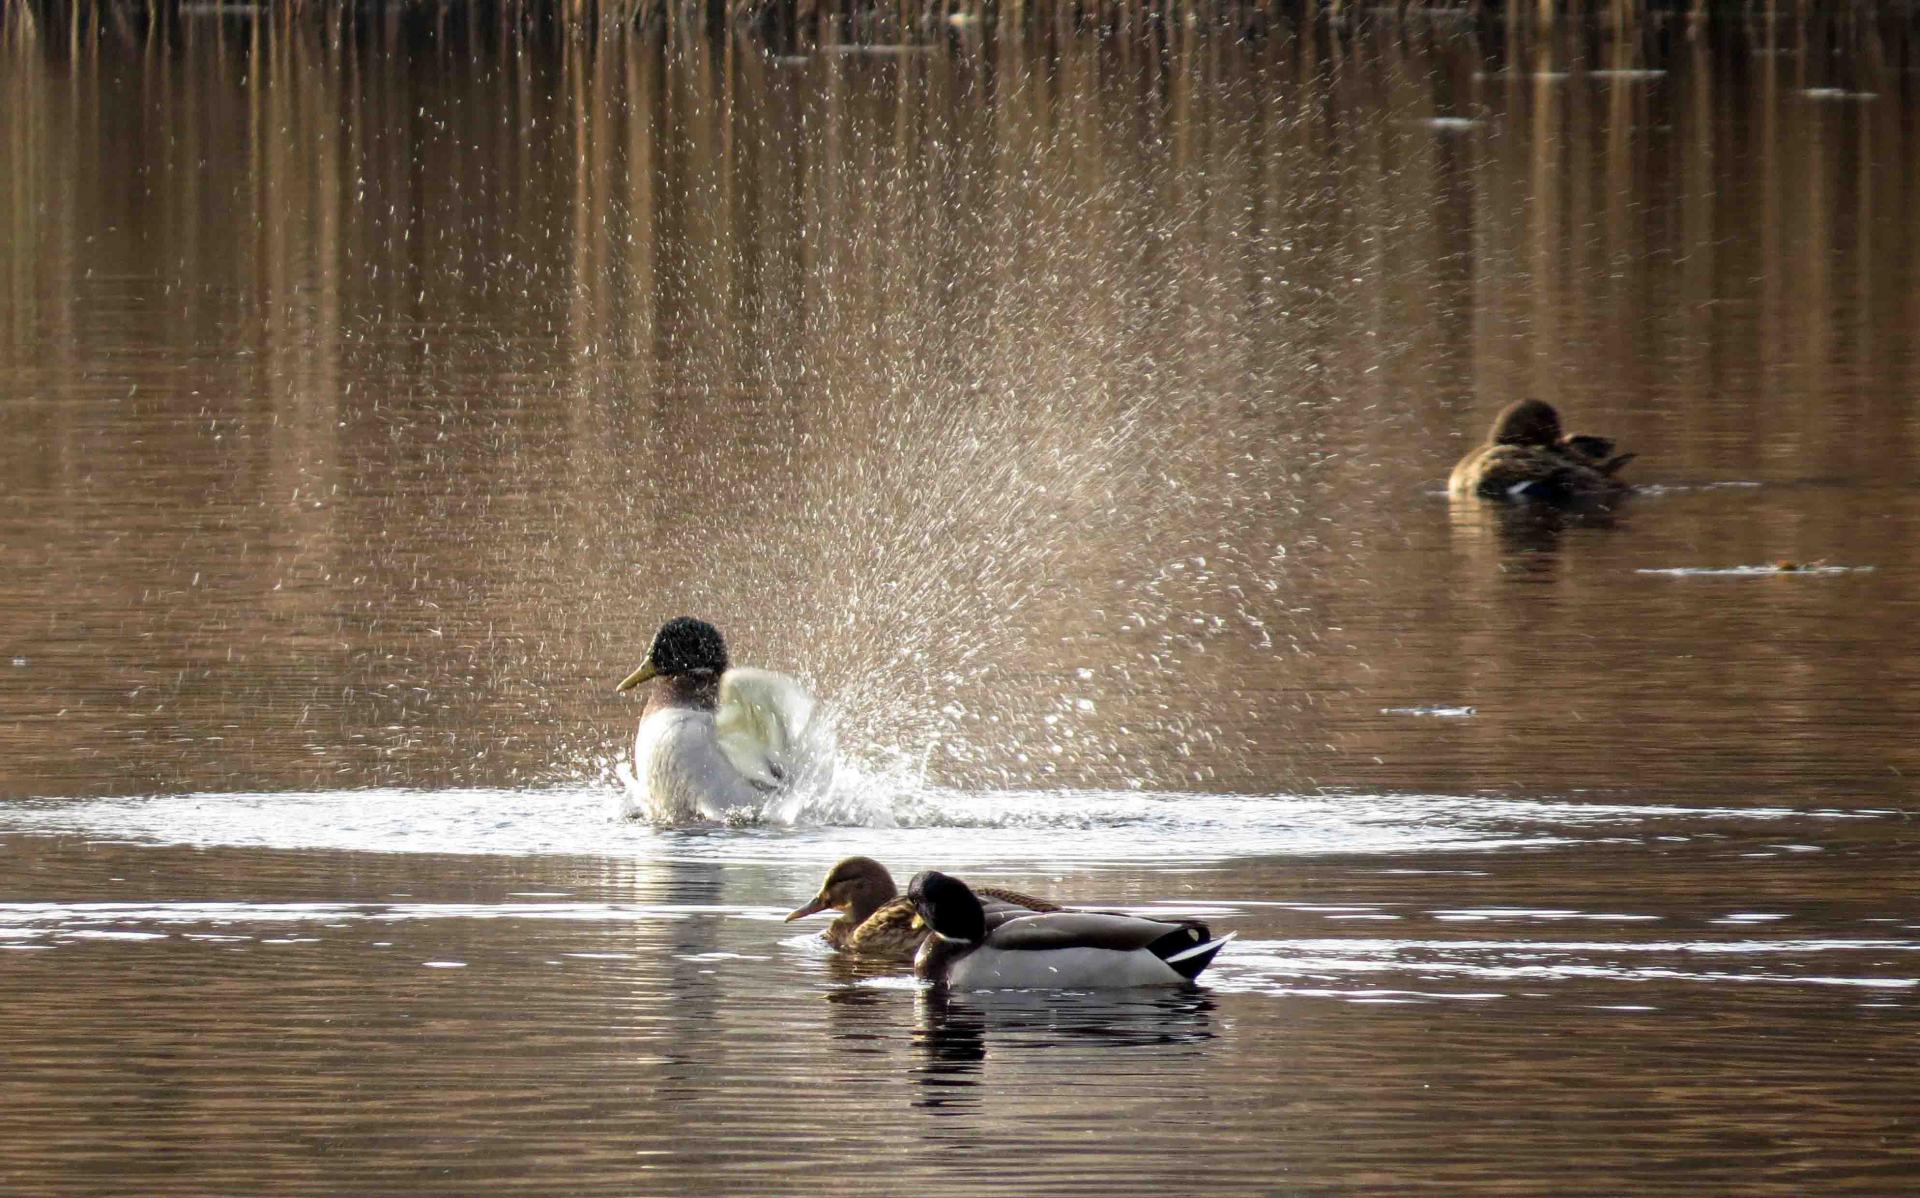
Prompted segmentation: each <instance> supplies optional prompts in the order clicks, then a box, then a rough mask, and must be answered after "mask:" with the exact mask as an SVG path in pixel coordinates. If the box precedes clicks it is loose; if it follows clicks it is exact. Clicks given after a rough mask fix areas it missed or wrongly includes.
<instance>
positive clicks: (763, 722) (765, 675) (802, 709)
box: [713, 668, 823, 793]
mask: <svg viewBox="0 0 1920 1198" xmlns="http://www.w3.org/2000/svg"><path fill="white" fill-rule="evenodd" d="M817 706H818V705H817V704H816V703H815V702H814V698H813V695H812V694H810V693H809V692H808V691H807V688H806V687H804V686H802V685H801V684H800V683H799V681H798V680H796V679H793V678H789V677H787V676H786V675H785V674H776V673H774V672H773V671H772V670H753V669H744V668H742V669H733V670H728V671H727V672H726V673H725V674H723V675H721V677H720V699H719V706H718V708H717V710H715V712H714V716H713V724H714V733H715V737H716V738H717V739H718V741H719V742H720V751H721V752H723V753H725V754H726V755H727V760H729V761H731V762H733V765H734V768H735V769H737V770H739V771H740V775H741V776H742V777H743V778H745V779H746V780H747V781H748V782H749V783H750V784H752V785H753V786H754V787H755V788H757V789H759V790H761V791H764V792H769V793H771V792H772V791H775V790H779V789H780V788H782V787H784V786H787V785H789V784H790V783H792V782H793V781H794V779H795V778H796V777H798V776H799V775H800V774H802V773H803V772H805V771H807V770H808V769H810V768H812V767H815V766H816V765H818V763H819V761H820V760H821V759H822V757H823V754H822V752H821V749H820V741H821V738H822V735H823V731H822V729H821V728H820V727H819V726H818V721H816V720H815V718H814V717H815V711H816V708H817Z"/></svg>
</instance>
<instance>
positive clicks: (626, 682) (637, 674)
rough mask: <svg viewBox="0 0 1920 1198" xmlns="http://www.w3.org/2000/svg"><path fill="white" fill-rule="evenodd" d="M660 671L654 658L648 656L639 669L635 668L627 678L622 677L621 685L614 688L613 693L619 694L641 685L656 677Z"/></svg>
mask: <svg viewBox="0 0 1920 1198" xmlns="http://www.w3.org/2000/svg"><path fill="white" fill-rule="evenodd" d="M659 672H660V670H659V668H658V667H656V666H655V665H654V664H653V659H652V658H648V659H647V660H646V662H645V663H643V664H642V665H641V666H640V668H639V669H637V670H635V671H634V672H633V673H631V674H628V675H627V676H626V677H625V678H623V679H621V680H620V685H619V686H616V687H614V688H613V693H614V694H616V695H617V694H622V693H624V692H626V691H630V690H632V689H633V688H634V687H636V686H639V685H640V684H641V683H642V682H645V681H647V680H648V679H649V678H652V677H654V676H655V675H657V674H658V673H659Z"/></svg>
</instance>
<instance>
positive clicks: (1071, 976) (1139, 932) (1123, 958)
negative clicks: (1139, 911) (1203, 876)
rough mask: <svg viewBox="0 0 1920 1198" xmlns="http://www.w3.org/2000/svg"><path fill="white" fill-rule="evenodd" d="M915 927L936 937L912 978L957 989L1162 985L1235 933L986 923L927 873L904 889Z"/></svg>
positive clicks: (1064, 917)
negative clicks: (1218, 934)
mask: <svg viewBox="0 0 1920 1198" xmlns="http://www.w3.org/2000/svg"><path fill="white" fill-rule="evenodd" d="M907 900H908V901H909V902H911V903H912V904H913V909H914V915H915V919H916V922H919V923H922V924H924V925H926V926H927V927H928V928H931V929H932V931H933V935H931V936H929V937H927V939H926V943H924V944H922V945H921V946H920V953H919V955H918V956H916V957H915V958H914V960H913V972H914V974H915V976H917V977H920V978H922V979H924V980H926V981H929V982H933V983H934V984H936V985H942V986H946V987H948V988H950V989H954V990H1041V989H1055V988H1062V987H1066V988H1073V989H1100V988H1105V987H1118V986H1167V985H1178V984H1180V983H1182V982H1191V981H1192V980H1193V979H1195V978H1197V977H1199V976H1200V971H1201V970H1203V969H1205V968H1206V967H1207V964H1208V963H1209V962H1210V961H1212V960H1213V958H1214V955H1215V954H1217V953H1218V952H1219V951H1220V949H1221V947H1222V946H1223V945H1225V944H1226V942H1227V941H1229V940H1231V939H1233V933H1231V932H1229V933H1227V934H1226V935H1225V936H1222V937H1220V938H1219V939H1217V940H1215V939H1212V938H1211V937H1212V935H1213V934H1212V933H1211V932H1209V931H1208V930H1207V925H1206V924H1203V923H1200V922H1198V921H1197V920H1191V919H1188V920H1180V921H1178V922H1173V921H1168V920H1159V919H1145V918H1142V917H1140V916H1137V915H1119V914H1114V913H1109V912H1104V911H1058V912H1053V913H1050V914H1045V915H1027V916H1021V917H1018V918H1014V919H1008V920H1005V921H1003V922H1001V923H999V924H998V925H993V924H992V923H991V922H990V920H989V919H988V916H987V912H986V911H985V909H984V908H983V907H982V906H981V904H980V899H979V898H978V897H977V896H976V895H975V894H974V893H973V891H972V890H970V889H968V888H967V884H966V883H965V882H962V881H961V880H960V879H958V878H951V877H948V876H947V875H946V874H943V873H936V872H934V871H932V870H928V871H926V872H924V873H921V874H917V875H915V877H914V879H913V881H912V882H911V883H910V884H909V885H908V886H907Z"/></svg>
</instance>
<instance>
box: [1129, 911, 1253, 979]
mask: <svg viewBox="0 0 1920 1198" xmlns="http://www.w3.org/2000/svg"><path fill="white" fill-rule="evenodd" d="M1212 935H1213V933H1212V932H1210V931H1208V930H1207V925H1206V924H1203V923H1188V924H1182V925H1181V926H1180V927H1178V928H1176V929H1174V930H1173V931H1171V932H1168V933H1167V934H1166V935H1164V936H1162V937H1160V939H1158V940H1156V941H1154V942H1153V943H1152V944H1149V945H1148V946H1147V951H1148V952H1150V953H1152V954H1153V955H1154V956H1156V957H1158V958H1160V959H1161V960H1162V961H1165V962H1166V963H1167V965H1168V966H1169V967H1171V968H1172V969H1173V971H1174V972H1175V973H1177V974H1179V975H1180V976H1181V977H1183V978H1185V979H1187V980H1188V981H1189V982H1191V981H1192V980H1193V979H1195V978H1197V977H1199V976H1200V971H1201V970H1203V969H1205V968H1206V967H1207V966H1208V965H1210V964H1212V963H1213V958H1214V957H1215V956H1217V955H1218V954H1219V952H1220V950H1221V949H1222V948H1224V947H1226V943H1227V941H1229V940H1231V939H1233V933H1232V932H1228V933H1227V934H1226V935H1224V936H1222V937H1220V938H1219V939H1218V940H1213V939H1210V937H1211V936H1212Z"/></svg>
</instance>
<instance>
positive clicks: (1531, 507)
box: [1450, 499, 1620, 574]
mask: <svg viewBox="0 0 1920 1198" xmlns="http://www.w3.org/2000/svg"><path fill="white" fill-rule="evenodd" d="M1450 512H1451V515H1452V524H1453V533H1454V539H1455V541H1456V543H1458V544H1460V545H1461V546H1463V547H1464V548H1466V549H1467V550H1468V552H1469V553H1472V554H1478V553H1481V552H1487V553H1491V554H1494V555H1497V556H1498V557H1499V558H1500V559H1501V560H1502V563H1503V564H1505V565H1506V566H1508V567H1509V568H1511V567H1513V566H1515V565H1518V566H1519V567H1520V568H1521V569H1523V570H1526V571H1528V572H1534V573H1542V574H1551V573H1552V572H1553V568H1554V564H1555V563H1554V555H1555V554H1556V553H1557V552H1558V551H1559V549H1560V542H1561V539H1562V538H1563V537H1565V536H1566V534H1567V533H1568V531H1570V530H1573V529H1580V528H1596V529H1606V528H1615V527H1618V526H1619V525H1620V514H1619V512H1618V511H1617V510H1615V509H1613V508H1605V507H1585V508H1581V507H1564V506H1559V505H1555V504H1547V503H1518V504H1495V503H1487V502H1485V501H1483V500H1478V499H1455V500H1454V501H1453V502H1452V504H1451V505H1450Z"/></svg>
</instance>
